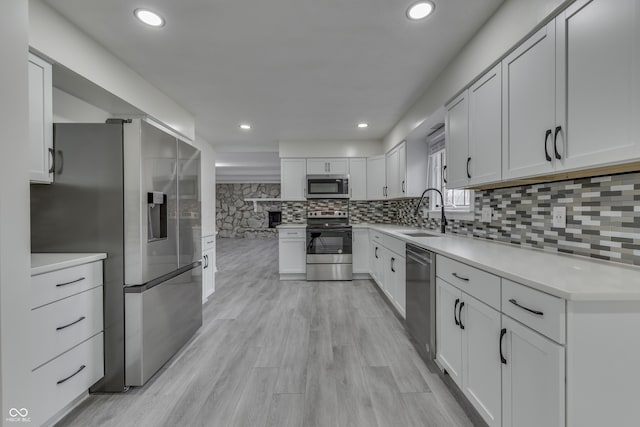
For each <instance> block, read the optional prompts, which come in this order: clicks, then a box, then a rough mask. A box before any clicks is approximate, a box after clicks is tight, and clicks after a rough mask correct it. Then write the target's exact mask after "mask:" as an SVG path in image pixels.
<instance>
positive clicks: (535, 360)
mask: <svg viewBox="0 0 640 427" xmlns="http://www.w3.org/2000/svg"><path fill="white" fill-rule="evenodd" d="M502 327H503V328H504V329H505V330H506V334H505V336H504V338H503V340H502V342H501V346H502V353H503V355H504V358H505V360H506V363H504V364H503V365H502V425H503V426H504V427H539V426H545V427H555V426H564V425H565V415H564V408H565V405H564V402H565V391H564V390H565V370H564V347H562V346H561V345H559V344H556V343H554V342H553V341H551V340H549V339H547V338H545V337H543V336H542V335H539V334H538V333H536V332H534V331H532V330H531V329H529V328H527V327H526V326H522V325H521V324H520V323H518V322H516V321H514V320H511V318H509V317H507V316H504V315H503V316H502Z"/></svg>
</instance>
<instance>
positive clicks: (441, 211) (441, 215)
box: [413, 188, 447, 234]
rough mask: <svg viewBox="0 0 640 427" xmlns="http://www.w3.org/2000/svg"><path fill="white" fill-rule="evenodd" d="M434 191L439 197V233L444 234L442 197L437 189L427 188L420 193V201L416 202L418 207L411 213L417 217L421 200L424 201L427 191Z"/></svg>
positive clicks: (444, 221)
mask: <svg viewBox="0 0 640 427" xmlns="http://www.w3.org/2000/svg"><path fill="white" fill-rule="evenodd" d="M431 190H433V191H435V192H437V193H438V194H439V195H440V232H441V233H442V234H444V233H445V230H446V227H447V218H446V217H445V216H444V197H442V192H441V191H440V190H438V189H437V188H427V189H426V190H424V191H423V192H422V196H420V201H419V202H418V206H416V210H415V211H414V212H413V214H414V215H415V216H418V213H419V211H420V205H421V204H422V200H423V199H424V195H425V194H427V191H431Z"/></svg>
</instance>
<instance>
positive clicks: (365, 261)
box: [353, 228, 370, 278]
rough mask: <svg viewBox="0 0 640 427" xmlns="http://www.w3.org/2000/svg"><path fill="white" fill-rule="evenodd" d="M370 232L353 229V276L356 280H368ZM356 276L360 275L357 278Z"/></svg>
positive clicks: (362, 229)
mask: <svg viewBox="0 0 640 427" xmlns="http://www.w3.org/2000/svg"><path fill="white" fill-rule="evenodd" d="M369 245H370V243H369V230H367V229H366V228H354V229H353V274H354V278H368V277H370V274H369ZM355 275H358V276H357V277H356V276H355Z"/></svg>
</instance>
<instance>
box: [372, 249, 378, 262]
mask: <svg viewBox="0 0 640 427" xmlns="http://www.w3.org/2000/svg"><path fill="white" fill-rule="evenodd" d="M373 254H374V255H375V257H376V259H378V247H377V246H376V250H375V251H373Z"/></svg>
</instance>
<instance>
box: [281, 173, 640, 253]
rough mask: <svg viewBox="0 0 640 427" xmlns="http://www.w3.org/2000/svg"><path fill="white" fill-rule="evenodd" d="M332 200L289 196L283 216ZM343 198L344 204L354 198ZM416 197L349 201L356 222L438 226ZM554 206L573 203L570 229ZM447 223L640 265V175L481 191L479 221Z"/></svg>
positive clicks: (471, 232)
mask: <svg viewBox="0 0 640 427" xmlns="http://www.w3.org/2000/svg"><path fill="white" fill-rule="evenodd" d="M333 202H335V201H310V202H295V203H292V202H283V204H282V210H283V222H297V223H304V222H305V221H306V212H307V210H308V209H309V210H321V209H332V208H333V207H335V206H336V205H335V204H334V203H333ZM339 202H340V203H342V204H343V205H341V206H343V207H344V206H345V205H344V204H346V203H348V202H346V201H339ZM417 203H418V199H404V200H395V201H388V200H385V201H368V202H350V203H348V206H349V212H350V216H351V222H352V223H364V222H369V223H393V224H402V225H409V226H414V227H421V228H429V229H433V230H439V228H440V220H439V218H438V215H435V217H436V218H435V219H423V218H418V217H415V216H414V215H413V210H414V209H415V206H416V204H417ZM425 203H428V202H427V201H426V200H425ZM484 206H490V207H491V208H492V209H493V216H492V221H491V222H490V223H485V222H482V221H481V212H482V208H483V207H484ZM554 206H565V207H566V209H567V227H566V228H564V229H562V228H554V227H553V226H552V221H551V210H552V208H553V207H554ZM333 210H335V209H333ZM448 223H449V224H448V226H447V231H448V232H450V233H454V234H459V235H468V236H474V237H477V238H483V239H488V240H495V241H500V242H506V243H511V244H515V245H519V246H524V247H532V248H539V249H543V250H546V251H552V252H563V253H571V254H576V255H582V256H588V257H592V258H599V259H604V260H610V261H614V262H620V263H624V264H634V265H640V173H638V172H635V173H627V174H620V175H611V176H602V177H596V178H581V179H575V180H567V181H558V182H551V183H544V184H534V185H525V186H518V187H510V188H502V189H495V190H482V191H476V192H475V204H474V215H473V220H472V221H460V220H454V219H449V220H448Z"/></svg>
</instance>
